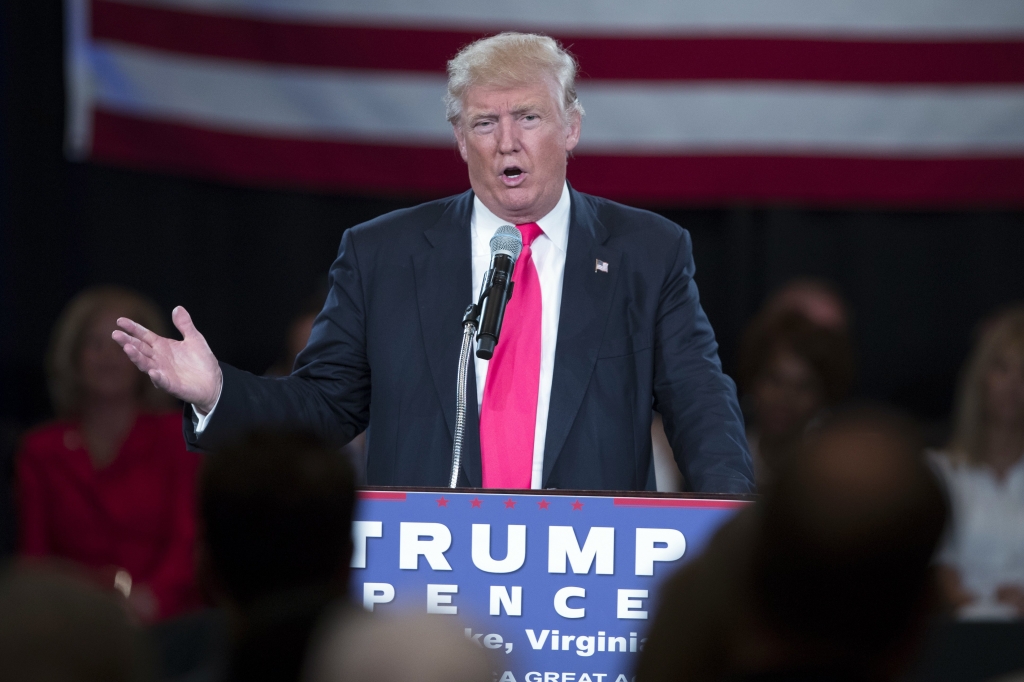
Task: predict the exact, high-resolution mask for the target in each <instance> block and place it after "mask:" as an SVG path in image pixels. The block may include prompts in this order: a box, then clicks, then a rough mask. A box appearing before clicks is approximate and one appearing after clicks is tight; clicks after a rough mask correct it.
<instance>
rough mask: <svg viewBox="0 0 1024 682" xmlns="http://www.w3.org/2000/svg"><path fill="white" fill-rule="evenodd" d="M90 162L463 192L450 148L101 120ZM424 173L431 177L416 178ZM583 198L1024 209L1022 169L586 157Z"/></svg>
mask: <svg viewBox="0 0 1024 682" xmlns="http://www.w3.org/2000/svg"><path fill="white" fill-rule="evenodd" d="M92 157H93V158H94V159H95V160H97V161H101V162H109V163H114V164H118V165H127V166H131V167H136V168H141V169H148V170H162V171H171V172H186V173H193V174H196V175H199V176H202V177H206V178H210V179H215V180H226V181H229V182H237V183H245V184H256V185H267V186H280V185H285V186H289V185H290V186H303V187H313V188H319V189H323V190H342V191H355V192H368V193H374V194H401V195H404V196H421V197H438V196H444V195H446V194H452V193H455V192H461V191H463V190H465V189H467V188H468V186H469V183H468V179H467V177H466V169H465V165H464V164H463V162H462V160H461V159H460V158H459V156H458V154H457V153H456V152H455V150H454V148H452V149H444V148H436V147H412V146H388V145H381V144H360V143H355V142H342V141H327V140H311V139H294V138H291V139H289V138H280V137H261V136H256V135H245V134H236V133H227V132H222V131H214V130H209V129H205V128H199V127H195V126H191V125H185V124H180V123H170V122H165V121H153V120H147V119H142V118H137V117H132V116H126V115H122V114H115V113H111V112H108V111H103V110H98V111H96V112H95V116H94V126H93V148H92ZM423 168H429V169H430V172H429V173H423V172H410V169H423ZM569 180H570V181H571V182H572V183H573V185H574V186H575V187H577V188H578V189H580V190H582V191H585V192H591V193H594V194H597V195H600V196H607V197H609V198H613V199H618V200H622V201H635V202H642V203H647V204H652V205H658V204H660V205H678V204H687V203H700V204H707V203H716V202H721V201H737V200H753V201H796V202H806V203H808V204H813V205H826V206H844V205H851V204H858V203H869V204H874V205H890V206H919V205H922V204H925V205H931V206H942V207H970V206H992V205H1004V206H1024V159H1022V158H927V159H908V158H899V159H896V158H873V157H861V158H837V157H812V156H795V155H794V156H785V155H772V156H762V155H728V156H727V155H721V156H667V157H665V156H648V157H645V156H613V155H579V156H577V157H575V158H574V159H573V160H572V161H571V162H570V164H569Z"/></svg>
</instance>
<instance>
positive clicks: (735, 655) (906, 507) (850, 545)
mask: <svg viewBox="0 0 1024 682" xmlns="http://www.w3.org/2000/svg"><path fill="white" fill-rule="evenodd" d="M947 515H948V506H947V501H946V498H945V495H944V493H943V491H942V489H941V487H940V485H939V482H938V480H937V479H936V478H935V476H934V475H933V474H932V472H931V470H930V469H929V468H928V466H927V464H926V463H925V461H924V458H923V456H922V453H921V446H920V440H919V438H918V436H917V433H916V431H915V429H914V427H913V426H912V425H911V424H910V423H909V422H907V421H905V420H903V419H902V418H901V417H898V416H894V415H892V414H890V413H887V412H882V411H877V410H865V409H859V410H856V411H848V412H844V413H842V414H839V415H836V416H834V417H833V418H831V419H829V420H827V421H826V422H825V423H824V424H823V425H822V427H821V429H820V430H818V431H816V433H815V434H814V435H813V436H812V437H811V438H810V439H809V440H808V442H807V443H806V444H805V445H804V447H802V448H801V449H800V451H799V452H798V453H797V455H796V456H794V457H793V458H792V459H791V460H789V461H788V462H787V465H786V466H785V467H784V468H783V469H782V471H781V472H780V477H779V480H778V483H777V485H776V486H775V487H774V488H773V489H772V490H771V491H770V492H769V493H768V494H767V495H766V496H764V497H762V498H761V499H760V500H759V501H758V502H756V503H755V504H753V505H750V506H749V507H747V508H745V509H744V510H742V511H741V512H740V513H738V514H737V515H736V516H735V517H733V519H732V520H730V521H729V522H728V523H726V524H725V525H724V526H723V527H722V528H721V529H720V530H719V531H718V533H716V535H715V537H714V538H713V539H712V541H711V543H710V545H709V546H708V548H707V550H706V551H705V552H704V553H703V554H702V555H700V556H699V557H698V558H696V559H695V560H693V561H692V562H690V563H689V564H687V565H686V566H684V567H683V569H682V570H681V571H680V572H679V573H678V574H677V575H676V576H674V577H673V578H671V579H670V580H669V581H668V582H667V583H666V585H665V587H664V588H663V589H662V591H661V602H660V604H659V606H658V612H657V615H656V617H655V620H654V624H653V626H652V628H651V631H650V634H649V637H648V642H647V645H646V648H645V650H644V653H643V655H642V656H641V659H640V667H639V669H638V677H641V676H642V677H643V679H644V680H645V682H662V681H664V682H667V681H668V680H714V679H726V678H731V679H742V678H743V677H744V676H757V675H763V674H771V673H780V674H785V673H787V672H794V671H804V672H807V671H819V672H820V671H830V673H829V674H831V673H836V672H837V671H838V672H839V673H841V674H838V675H837V676H836V677H838V678H841V679H866V678H868V677H874V678H877V679H892V678H894V677H896V676H898V674H899V673H900V669H899V668H900V666H901V665H905V664H906V662H907V656H908V655H909V654H910V653H912V652H913V650H914V648H915V647H916V646H917V645H918V643H919V642H918V637H919V636H920V634H921V633H922V631H923V628H924V625H925V624H926V623H927V620H928V617H929V616H930V615H931V613H932V609H933V608H934V607H935V606H936V605H937V603H938V602H937V600H936V599H935V592H934V576H933V569H932V564H931V558H932V555H933V553H934V552H935V550H936V547H937V546H938V543H939V540H940V537H941V535H942V532H943V528H944V526H945V522H946V518H947ZM779 679H783V677H782V676H780V677H779ZM808 679H810V677H808ZM822 679H825V678H824V677H822Z"/></svg>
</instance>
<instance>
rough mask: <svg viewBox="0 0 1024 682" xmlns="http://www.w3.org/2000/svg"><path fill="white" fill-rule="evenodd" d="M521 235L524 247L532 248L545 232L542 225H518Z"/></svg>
mask: <svg viewBox="0 0 1024 682" xmlns="http://www.w3.org/2000/svg"><path fill="white" fill-rule="evenodd" d="M516 228H517V229H518V230H519V232H520V234H522V235H523V246H527V247H528V246H530V245H531V244H533V240H534V239H536V238H537V237H539V236H540V235H542V234H544V230H542V229H540V225H538V224H537V223H525V224H523V225H516Z"/></svg>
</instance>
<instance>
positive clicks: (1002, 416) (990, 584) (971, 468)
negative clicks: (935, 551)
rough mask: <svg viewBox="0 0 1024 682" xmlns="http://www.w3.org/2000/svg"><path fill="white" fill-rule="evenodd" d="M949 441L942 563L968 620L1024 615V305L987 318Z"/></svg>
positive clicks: (940, 458)
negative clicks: (948, 509)
mask: <svg viewBox="0 0 1024 682" xmlns="http://www.w3.org/2000/svg"><path fill="white" fill-rule="evenodd" d="M955 410H956V413H955V415H954V424H953V437H952V440H951V442H950V444H949V447H948V449H947V450H946V451H945V452H941V453H935V461H936V463H937V465H938V468H939V471H941V473H942V475H943V477H944V478H945V481H946V484H947V486H948V487H949V491H950V496H951V498H952V502H953V524H952V528H951V532H950V534H949V537H948V538H947V542H946V544H945V547H944V548H943V551H942V553H941V554H940V557H939V561H940V562H941V564H942V566H943V571H942V576H943V584H944V587H945V592H946V595H947V597H948V598H949V601H950V603H951V604H952V605H953V606H954V607H955V608H956V609H957V611H958V612H959V614H960V615H961V616H962V617H965V618H998V619H1005V618H1022V617H1024V306H1018V307H1015V308H1012V309H1010V310H1008V311H1006V312H1005V313H1003V314H1001V315H999V316H998V317H996V318H994V319H993V320H990V321H989V322H988V323H987V324H986V325H984V327H983V334H982V336H981V338H980V339H979V341H978V343H977V345H976V347H975V348H974V351H973V352H972V354H971V357H970V359H969V360H968V362H967V364H966V366H965V369H964V372H963V375H962V378H961V383H960V387H959V389H958V394H957V400H956V407H955Z"/></svg>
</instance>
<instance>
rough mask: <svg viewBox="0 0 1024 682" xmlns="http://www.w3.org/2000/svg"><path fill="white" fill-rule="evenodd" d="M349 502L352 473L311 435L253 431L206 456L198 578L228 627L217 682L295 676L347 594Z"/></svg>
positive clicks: (278, 681)
mask: <svg viewBox="0 0 1024 682" xmlns="http://www.w3.org/2000/svg"><path fill="white" fill-rule="evenodd" d="M354 500H355V488H354V482H353V473H352V469H351V467H350V466H349V465H348V463H347V462H346V461H345V459H344V457H342V456H341V455H339V454H338V453H337V452H335V451H332V450H329V449H326V448H324V447H323V446H322V445H321V444H320V443H319V442H318V441H317V440H316V439H314V438H312V437H310V436H303V435H289V434H274V433H258V434H252V435H250V436H249V437H247V438H246V439H244V440H243V441H242V442H240V443H239V444H237V445H236V446H234V447H231V448H227V449H225V450H223V451H222V452H220V453H218V454H216V455H213V456H211V457H210V458H209V459H208V461H207V465H206V467H205V469H204V471H203V476H202V479H201V483H200V492H199V503H200V537H201V542H200V573H201V576H202V579H203V582H204V583H205V584H206V585H207V586H208V588H209V591H210V592H211V593H212V594H213V595H214V597H215V599H216V601H217V602H218V604H219V605H220V606H222V607H224V608H225V609H226V610H227V611H228V613H229V614H230V618H229V621H230V622H231V623H232V624H233V632H232V633H231V639H232V645H231V651H230V654H229V656H228V660H227V662H226V666H225V667H226V670H224V671H223V676H222V677H220V678H219V679H225V680H238V681H243V680H244V681H246V682H254V681H257V680H274V682H288V681H290V680H298V679H300V675H301V672H302V668H303V663H304V660H305V657H306V651H307V648H308V645H309V644H310V640H311V638H312V636H313V634H314V632H315V631H316V628H317V625H318V623H319V622H320V620H321V618H322V617H323V616H324V615H325V614H327V613H328V612H329V611H330V609H331V607H332V605H334V604H335V603H336V602H339V601H343V600H344V597H345V595H346V590H347V587H348V573H349V560H350V558H351V554H352V513H353V506H354ZM342 610H343V611H344V609H342Z"/></svg>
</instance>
